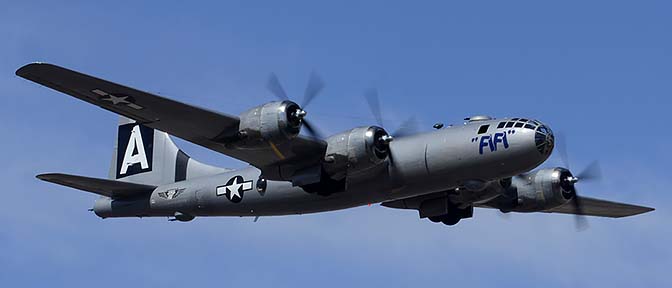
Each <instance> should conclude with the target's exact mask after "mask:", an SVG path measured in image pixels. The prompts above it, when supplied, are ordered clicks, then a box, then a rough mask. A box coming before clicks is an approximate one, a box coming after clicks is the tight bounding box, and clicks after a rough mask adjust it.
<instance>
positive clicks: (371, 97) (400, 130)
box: [364, 89, 418, 162]
mask: <svg viewBox="0 0 672 288" xmlns="http://www.w3.org/2000/svg"><path fill="white" fill-rule="evenodd" d="M364 98H365V99H366V102H367V103H368V104H369V109H370V110H371V114H373V117H374V118H375V119H376V123H377V124H378V126H380V127H381V128H384V127H385V126H384V125H383V113H382V112H381V110H380V98H379V97H378V90H376V89H369V90H367V91H366V92H365V93H364ZM417 131H418V121H417V120H416V119H415V117H413V116H411V117H409V118H408V119H406V120H405V121H404V122H403V123H402V124H401V125H400V126H399V127H397V129H396V130H395V131H394V132H393V133H392V134H389V135H381V136H380V138H379V139H377V142H378V143H380V145H384V146H388V145H389V143H390V142H392V140H394V139H395V137H396V138H400V137H406V136H408V135H412V134H415V133H417ZM388 147H389V146H388ZM388 157H389V159H390V162H393V159H392V153H391V152H390V153H389V154H388Z"/></svg>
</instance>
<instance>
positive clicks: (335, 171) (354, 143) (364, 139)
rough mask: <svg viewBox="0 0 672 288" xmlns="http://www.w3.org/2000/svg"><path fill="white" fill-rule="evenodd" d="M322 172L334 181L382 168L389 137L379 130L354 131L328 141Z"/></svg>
mask: <svg viewBox="0 0 672 288" xmlns="http://www.w3.org/2000/svg"><path fill="white" fill-rule="evenodd" d="M326 141H327V151H326V154H325V163H324V166H323V167H324V170H325V172H326V173H327V174H328V175H329V176H330V177H331V178H332V179H334V180H340V179H343V178H345V177H346V175H355V174H358V173H360V172H363V171H367V170H369V169H372V168H374V167H379V166H380V165H382V164H384V162H385V161H386V160H387V158H388V157H389V154H390V147H389V142H390V141H392V137H391V136H390V135H389V134H387V132H386V131H385V130H384V129H383V128H380V127H376V126H369V127H359V128H354V129H352V130H349V131H345V132H342V133H339V134H336V135H334V136H331V137H329V138H327V140H326Z"/></svg>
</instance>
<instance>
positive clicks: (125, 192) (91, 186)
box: [36, 173, 156, 198]
mask: <svg viewBox="0 0 672 288" xmlns="http://www.w3.org/2000/svg"><path fill="white" fill-rule="evenodd" d="M36 177H37V179H40V180H42V181H47V182H51V183H54V184H58V185H63V186H67V187H70V188H75V189H79V190H84V191H87V192H91V193H94V194H98V195H103V196H107V197H111V198H127V197H133V196H140V195H147V194H150V193H152V191H154V189H156V186H152V185H143V184H135V183H129V182H123V181H116V180H108V179H100V178H91V177H84V176H77V175H69V174H61V173H49V174H40V175H37V176H36Z"/></svg>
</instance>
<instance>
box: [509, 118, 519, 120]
mask: <svg viewBox="0 0 672 288" xmlns="http://www.w3.org/2000/svg"><path fill="white" fill-rule="evenodd" d="M518 119H520V118H513V119H511V121H518Z"/></svg>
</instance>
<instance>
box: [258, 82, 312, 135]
mask: <svg viewBox="0 0 672 288" xmlns="http://www.w3.org/2000/svg"><path fill="white" fill-rule="evenodd" d="M266 88H268V90H269V91H271V93H273V95H275V97H277V98H278V99H280V100H282V101H285V100H288V101H289V100H290V99H289V96H287V93H286V92H285V89H284V88H283V87H282V84H281V83H280V80H279V79H278V76H277V75H275V73H271V75H270V76H269V78H268V83H267V85H266ZM322 89H324V81H322V78H320V76H319V75H317V73H315V72H311V73H310V77H309V78H308V85H307V86H306V90H305V91H304V94H303V102H302V103H301V106H300V108H299V109H297V110H296V111H295V112H294V113H292V116H294V117H296V119H298V121H300V122H301V123H302V124H303V127H305V128H306V131H307V132H308V134H310V136H312V137H314V138H318V139H323V138H324V137H323V136H322V133H320V132H319V131H318V130H317V129H316V128H315V127H314V126H313V125H311V124H310V123H309V122H308V120H307V119H305V117H306V115H307V114H308V113H307V112H306V111H305V110H304V109H305V108H306V107H307V106H308V105H309V104H310V103H311V102H312V101H313V100H314V99H315V97H317V95H319V94H320V92H321V91H322Z"/></svg>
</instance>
